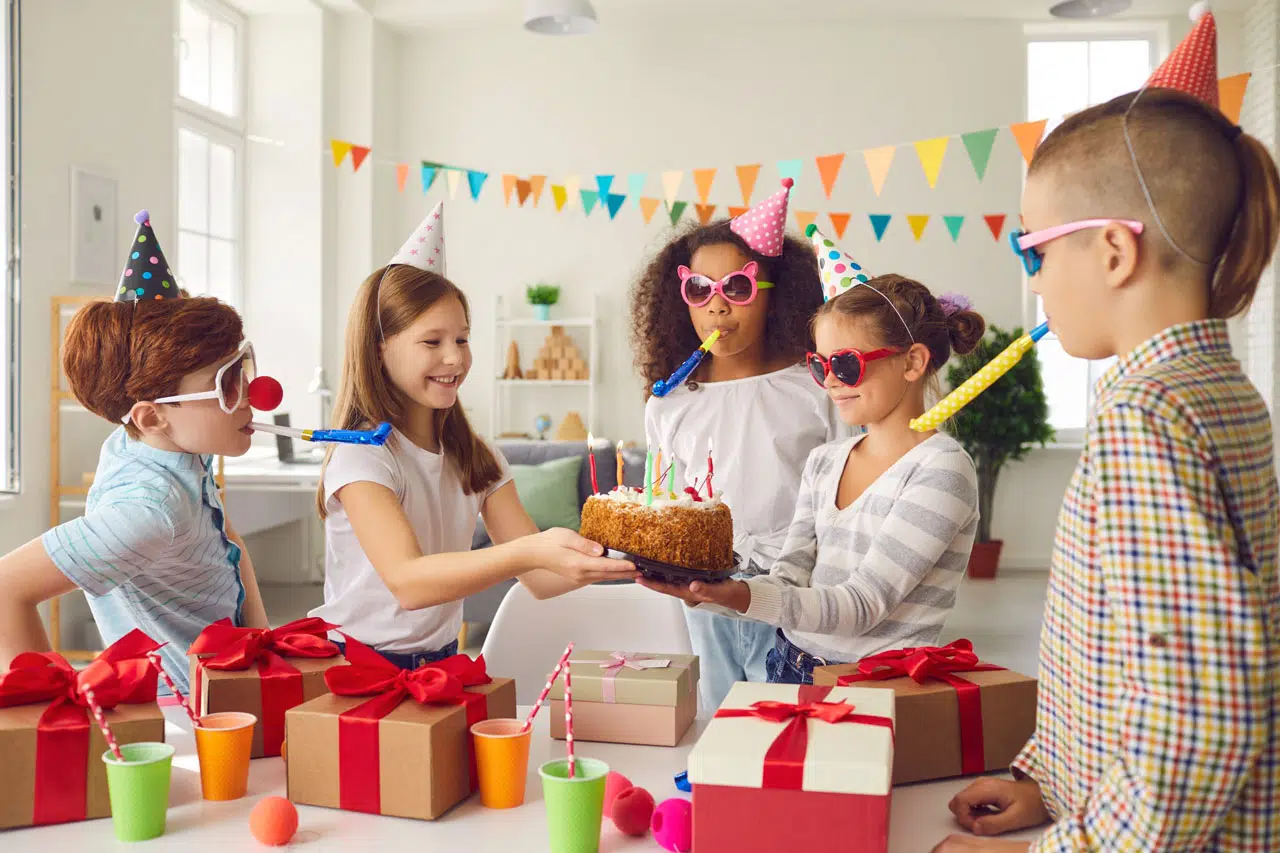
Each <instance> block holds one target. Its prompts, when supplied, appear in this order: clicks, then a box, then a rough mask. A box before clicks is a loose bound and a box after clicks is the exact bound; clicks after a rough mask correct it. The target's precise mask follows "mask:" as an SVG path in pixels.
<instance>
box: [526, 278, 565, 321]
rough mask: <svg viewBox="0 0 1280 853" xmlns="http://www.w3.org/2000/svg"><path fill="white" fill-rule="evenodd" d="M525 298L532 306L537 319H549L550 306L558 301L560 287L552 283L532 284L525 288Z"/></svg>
mask: <svg viewBox="0 0 1280 853" xmlns="http://www.w3.org/2000/svg"><path fill="white" fill-rule="evenodd" d="M524 295H525V299H526V300H528V302H529V304H530V305H532V306H533V315H534V316H535V317H537V318H538V319H539V320H550V319H551V306H552V305H555V304H556V303H557V302H559V301H560V288H559V287H556V286H555V285H553V284H534V285H530V286H529V287H527V288H525V291H524Z"/></svg>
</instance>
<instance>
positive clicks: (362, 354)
mask: <svg viewBox="0 0 1280 853" xmlns="http://www.w3.org/2000/svg"><path fill="white" fill-rule="evenodd" d="M439 213H440V208H439V207H437V208H436V210H435V211H433V212H432V214H431V215H429V216H428V217H427V219H426V220H424V221H423V223H422V225H421V226H419V229H418V230H417V231H415V232H414V234H413V235H411V236H410V238H409V240H408V241H407V242H406V243H405V245H404V247H403V248H401V250H400V252H398V253H397V254H396V256H395V257H394V258H393V259H392V262H391V263H390V264H388V265H387V266H386V267H384V268H382V269H379V270H377V271H375V272H374V273H373V274H372V275H371V276H369V278H368V279H366V280H365V282H364V284H363V285H361V287H360V290H359V292H358V293H357V294H356V298H355V302H354V304H353V306H352V309H351V314H350V317H349V319H348V321H347V344H346V347H347V351H346V358H345V360H344V362H343V369H342V384H341V387H340V389H339V392H338V399H337V404H336V406H335V411H334V426H335V427H338V428H345V429H360V428H368V427H370V426H373V425H375V424H377V423H379V422H382V421H389V422H390V423H391V424H392V426H393V427H394V430H393V432H392V434H391V436H390V438H389V439H388V440H387V443H386V445H384V446H382V447H368V446H359V445H340V446H337V447H335V448H333V449H331V450H330V452H329V455H328V457H327V459H326V461H325V467H324V472H323V475H322V477H321V485H320V490H319V494H318V495H317V501H318V504H319V511H320V516H321V518H323V519H324V524H325V582H324V604H323V605H322V606H321V607H318V608H316V609H315V610H313V611H312V612H311V615H312V616H319V617H321V618H323V619H325V620H327V621H329V622H332V623H334V624H336V625H338V626H340V628H341V629H342V631H343V632H344V633H346V634H348V635H350V636H352V637H355V638H356V639H358V640H360V641H361V642H363V643H366V644H367V645H370V646H372V647H373V648H375V649H377V650H378V651H379V652H381V653H382V654H383V656H384V657H386V658H387V659H388V660H390V661H391V662H392V663H395V664H397V665H399V666H401V667H404V668H407V669H412V668H416V667H417V666H419V665H421V664H422V663H424V662H428V661H432V660H437V659H440V658H441V657H445V656H448V655H450V654H454V653H455V652H456V651H457V640H456V637H457V635H458V630H459V629H460V628H461V625H462V599H464V598H466V597H467V596H468V595H471V594H473V593H476V592H479V591H481V590H483V589H486V588H488V587H490V586H492V585H494V584H495V583H498V582H500V581H504V580H506V579H508V578H512V577H516V578H518V579H519V580H520V582H521V583H523V584H524V585H525V586H526V587H528V588H529V590H530V592H532V593H533V594H534V595H535V596H536V597H539V598H546V597H549V596H553V595H558V594H560V593H563V592H567V591H568V590H570V589H574V588H576V587H578V586H581V585H583V584H586V583H592V582H595V581H599V580H610V579H618V578H630V577H633V576H634V575H635V571H634V567H633V566H632V565H631V564H630V563H625V562H621V561H618V560H611V559H607V558H605V557H604V556H603V553H604V552H603V549H602V548H601V547H600V546H599V545H597V544H596V543H594V542H589V541H587V540H586V539H583V538H582V537H580V536H578V534H576V533H574V532H572V531H569V530H561V529H555V530H548V531H546V532H544V533H538V529H537V526H536V525H535V524H534V523H533V521H532V520H531V519H530V518H529V515H528V513H526V512H525V510H524V507H523V506H521V504H520V499H519V497H517V495H516V488H515V484H514V483H513V482H512V481H511V475H510V473H509V471H508V469H507V465H506V461H505V460H504V459H503V458H502V454H501V453H500V452H499V451H498V450H497V449H496V448H494V447H492V446H491V445H489V444H488V443H487V442H485V441H484V440H483V439H481V438H480V437H479V436H477V435H476V434H475V433H474V432H473V431H472V429H471V426H470V424H468V423H467V418H466V415H465V414H464V413H463V409H462V404H461V402H459V400H458V387H459V386H460V385H461V384H462V382H463V381H464V380H465V379H466V377H467V372H468V371H469V370H470V368H471V349H470V345H469V343H468V336H469V332H470V329H469V327H470V313H469V310H468V307H467V301H466V297H465V296H463V294H462V291H460V290H459V289H458V288H457V287H456V286H455V285H454V284H452V283H451V282H450V281H449V280H448V279H446V278H444V276H443V275H441V274H439V273H436V272H432V271H429V270H428V269H426V267H427V266H428V264H429V263H430V265H431V266H432V267H433V268H439V269H443V265H444V261H443V258H444V255H443V251H442V250H443V238H442V236H440V230H441V220H440V219H439ZM478 515H480V516H483V517H484V522H485V527H486V528H487V529H488V531H489V535H490V537H491V538H492V540H493V542H494V543H495V544H494V546H493V547H491V548H486V549H483V550H479V551H471V550H470V547H471V539H472V536H473V534H474V533H475V529H476V519H477V516H478ZM517 540H518V541H517Z"/></svg>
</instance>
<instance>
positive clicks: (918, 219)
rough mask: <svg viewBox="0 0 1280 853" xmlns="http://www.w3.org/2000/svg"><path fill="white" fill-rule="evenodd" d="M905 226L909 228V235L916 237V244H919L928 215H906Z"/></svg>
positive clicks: (927, 222)
mask: <svg viewBox="0 0 1280 853" xmlns="http://www.w3.org/2000/svg"><path fill="white" fill-rule="evenodd" d="M907 224H908V225H910V226H911V233H912V234H914V235H916V242H917V243H919V242H920V238H921V237H922V236H924V227H925V226H926V225H928V224H929V214H927V213H908V214H907Z"/></svg>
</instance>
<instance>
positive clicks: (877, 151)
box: [862, 145, 898, 195]
mask: <svg viewBox="0 0 1280 853" xmlns="http://www.w3.org/2000/svg"><path fill="white" fill-rule="evenodd" d="M897 150H898V147H897V146H896V145H885V146H884V147H882V148H868V149H867V150H866V151H863V152H862V159H864V160H866V161H867V174H868V175H870V176H871V188H872V189H873V190H875V191H876V195H880V191H881V190H882V189H884V179H885V178H886V177H888V175H889V167H890V166H892V165H893V154H894V152H895V151H897Z"/></svg>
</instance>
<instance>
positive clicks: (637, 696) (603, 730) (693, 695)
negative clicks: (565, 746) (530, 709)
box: [549, 650, 699, 746]
mask: <svg viewBox="0 0 1280 853" xmlns="http://www.w3.org/2000/svg"><path fill="white" fill-rule="evenodd" d="M662 661H667V663H666V664H665V665H663V664H662ZM570 667H571V671H572V677H573V737H574V740H580V741H597V742H606V743H630V744H641V745H645V746H676V745H678V744H679V743H680V741H681V739H683V738H684V735H685V732H687V731H688V730H689V727H690V726H691V725H692V724H693V720H694V717H696V716H697V713H698V676H699V669H698V657H697V655H675V654H669V655H668V654H648V653H646V654H638V653H630V652H626V653H624V652H607V651H577V650H575V651H574V653H573V657H572V658H571V659H570ZM549 697H550V700H551V736H552V737H553V738H557V739H560V740H563V739H564V736H565V724H564V683H563V679H561V680H560V681H557V682H556V684H555V685H554V686H553V687H552V688H551V693H550V694H549Z"/></svg>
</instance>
